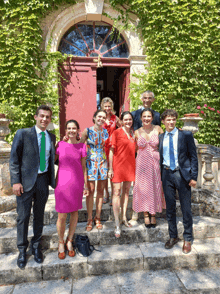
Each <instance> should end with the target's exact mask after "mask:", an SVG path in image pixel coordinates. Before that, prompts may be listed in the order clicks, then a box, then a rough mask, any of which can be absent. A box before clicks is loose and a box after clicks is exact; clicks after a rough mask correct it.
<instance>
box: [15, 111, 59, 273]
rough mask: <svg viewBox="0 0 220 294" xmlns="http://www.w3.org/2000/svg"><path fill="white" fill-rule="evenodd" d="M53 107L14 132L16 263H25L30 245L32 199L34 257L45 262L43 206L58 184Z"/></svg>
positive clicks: (21, 266)
mask: <svg viewBox="0 0 220 294" xmlns="http://www.w3.org/2000/svg"><path fill="white" fill-rule="evenodd" d="M51 116H52V111H51V109H50V108H49V107H48V106H46V105H41V106H40V107H38V108H37V111H36V114H35V116H34V118H35V120H36V125H35V126H34V127H32V128H27V129H20V130H18V131H17V133H16V134H15V137H14V140H13V144H12V149H11V156H10V174H11V184H12V186H13V192H14V194H15V195H16V196H17V197H16V199H17V213H18V217H17V247H18V250H19V252H20V253H19V256H18V260H17V265H18V267H19V268H20V269H23V268H24V267H25V266H26V262H27V261H26V250H27V247H28V239H27V236H28V224H29V218H30V213H31V207H32V201H33V216H34V217H33V233H34V236H33V238H32V240H31V250H32V254H33V255H34V260H35V261H36V262H38V263H42V262H43V254H42V252H41V250H40V246H39V245H40V240H41V235H42V231H43V219H44V209H45V205H46V202H47V199H48V194H49V188H48V185H51V186H52V187H53V188H55V178H54V159H55V142H56V137H55V135H53V134H51V133H49V132H48V131H46V127H47V126H48V124H49V123H50V121H51Z"/></svg>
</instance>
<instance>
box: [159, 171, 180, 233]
mask: <svg viewBox="0 0 220 294" xmlns="http://www.w3.org/2000/svg"><path fill="white" fill-rule="evenodd" d="M162 183H163V191H164V195H165V200H166V218H167V221H168V227H169V235H170V238H177V236H178V232H177V225H176V197H175V195H176V186H175V181H174V178H173V172H172V171H170V170H166V169H163V171H162Z"/></svg>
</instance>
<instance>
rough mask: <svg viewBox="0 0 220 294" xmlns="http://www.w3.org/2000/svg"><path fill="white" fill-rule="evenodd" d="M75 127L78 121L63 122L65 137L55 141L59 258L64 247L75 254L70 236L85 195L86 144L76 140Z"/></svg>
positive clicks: (72, 254)
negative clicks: (67, 223)
mask: <svg viewBox="0 0 220 294" xmlns="http://www.w3.org/2000/svg"><path fill="white" fill-rule="evenodd" d="M78 131H79V124H78V122H77V121H75V120H69V121H68V122H67V123H66V136H67V137H68V140H67V141H66V142H65V141H60V142H58V144H57V147H56V159H57V158H59V166H58V172H57V185H56V188H55V200H56V206H55V209H56V211H57V212H58V219H57V232H58V236H59V247H58V257H59V258H60V259H64V258H65V257H66V253H65V247H66V249H67V251H68V255H69V256H70V257H74V256H75V251H74V249H73V244H72V242H73V240H72V239H73V235H74V233H75V230H76V225H77V222H78V210H79V209H81V208H82V198H83V193H84V194H85V195H86V196H88V187H87V171H86V145H85V144H83V143H80V142H79V141H78V140H77V137H78ZM83 186H84V188H83ZM67 213H70V224H69V232H68V236H67V239H66V243H64V233H65V227H66V218H67Z"/></svg>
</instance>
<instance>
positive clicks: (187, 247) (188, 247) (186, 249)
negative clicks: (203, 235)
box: [183, 241, 191, 254]
mask: <svg viewBox="0 0 220 294" xmlns="http://www.w3.org/2000/svg"><path fill="white" fill-rule="evenodd" d="M190 252H191V242H190V241H184V243H183V253H185V254H188V253H190Z"/></svg>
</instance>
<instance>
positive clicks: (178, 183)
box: [10, 91, 198, 269]
mask: <svg viewBox="0 0 220 294" xmlns="http://www.w3.org/2000/svg"><path fill="white" fill-rule="evenodd" d="M154 99H155V98H154V94H153V93H152V92H151V91H146V92H144V93H143V94H142V102H143V107H142V108H141V109H138V110H137V111H135V112H133V113H131V112H129V111H125V112H124V113H122V115H121V117H120V119H119V118H118V117H117V116H116V115H115V112H114V106H113V101H112V100H111V98H108V97H107V98H104V99H103V100H102V103H101V109H100V110H97V111H96V112H95V113H94V116H93V126H92V127H89V128H86V129H85V130H84V131H83V132H82V135H81V138H79V130H80V127H79V124H78V122H77V121H75V120H69V121H67V123H66V134H65V136H64V138H63V140H62V141H60V142H58V143H57V145H56V147H55V136H54V135H53V134H51V133H50V132H48V131H46V127H47V126H48V124H49V123H50V121H51V115H52V111H51V109H50V108H49V107H48V106H45V105H42V106H40V107H38V109H37V111H36V114H35V116H34V118H35V120H36V125H35V126H34V127H32V128H28V129H21V130H18V131H17V133H16V135H15V137H14V140H13V144H12V151H11V158H10V172H11V183H12V185H13V191H14V194H15V195H16V196H17V213H18V219H17V246H18V249H19V256H18V260H17V265H18V267H19V268H21V269H22V268H24V267H25V266H26V262H27V259H26V250H27V247H28V240H27V235H28V224H29V218H30V211H31V207H32V201H33V214H34V219H33V233H34V236H33V238H32V240H31V250H32V254H33V255H34V260H35V261H36V262H38V263H41V262H43V254H42V252H41V250H40V246H39V245H40V239H41V235H42V230H43V215H44V208H45V204H46V201H47V198H48V193H49V192H48V185H51V186H52V187H53V188H55V201H56V206H55V209H56V211H57V212H58V220H57V231H58V236H59V246H58V257H59V258H60V259H64V258H65V257H66V254H68V255H69V256H70V257H74V256H75V250H74V246H73V236H74V233H75V229H76V226H77V222H78V210H80V209H81V208H82V199H83V195H85V197H86V206H87V213H88V220H87V225H86V231H87V232H89V231H91V230H92V229H93V223H94V225H95V226H96V228H97V229H98V230H101V229H102V228H103V226H102V223H101V211H102V205H103V195H104V191H105V194H106V197H105V199H104V202H108V201H110V196H109V194H108V179H110V181H111V189H112V193H111V194H112V205H113V213H114V217H115V237H116V238H119V237H120V236H121V226H122V225H125V226H126V227H131V226H132V224H131V222H129V221H128V220H127V217H126V212H127V206H128V200H129V190H130V187H131V184H132V182H134V188H133V204H132V208H133V210H134V211H135V212H137V213H139V212H143V213H144V222H145V226H146V228H155V227H156V217H155V216H156V213H157V212H159V213H161V212H162V209H165V208H166V215H167V221H168V227H169V235H170V239H169V240H168V241H167V242H166V244H165V248H166V249H170V248H172V247H173V246H174V245H175V244H176V243H177V242H178V241H179V238H178V232H177V224H176V190H178V193H179V199H180V204H181V209H182V213H183V225H184V233H183V237H184V244H183V252H184V253H189V252H190V251H191V243H192V239H193V235H192V212H191V187H195V186H196V180H197V174H198V160H197V154H196V147H195V143H194V139H193V136H192V133H191V132H187V131H182V130H179V129H177V128H176V127H175V125H176V120H177V117H178V114H177V112H176V111H175V110H172V109H168V110H166V111H164V113H163V114H162V115H161V120H160V114H159V113H158V112H156V111H154V110H152V108H151V104H152V103H153V101H154ZM161 121H162V123H163V124H164V126H165V129H166V130H165V133H164V132H163V130H162V128H161V127H160V124H161ZM42 144H43V145H42ZM55 161H58V172H57V176H56V180H55V177H54V162H55ZM96 182H97V186H96V191H97V195H96V215H95V217H94V219H93V217H92V211H93V197H94V192H95V183H96ZM68 213H70V224H69V230H68V236H67V239H66V240H65V241H64V234H65V226H66V218H67V214H68Z"/></svg>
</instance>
